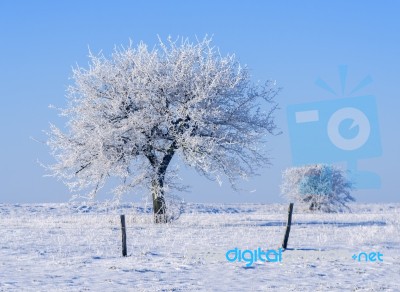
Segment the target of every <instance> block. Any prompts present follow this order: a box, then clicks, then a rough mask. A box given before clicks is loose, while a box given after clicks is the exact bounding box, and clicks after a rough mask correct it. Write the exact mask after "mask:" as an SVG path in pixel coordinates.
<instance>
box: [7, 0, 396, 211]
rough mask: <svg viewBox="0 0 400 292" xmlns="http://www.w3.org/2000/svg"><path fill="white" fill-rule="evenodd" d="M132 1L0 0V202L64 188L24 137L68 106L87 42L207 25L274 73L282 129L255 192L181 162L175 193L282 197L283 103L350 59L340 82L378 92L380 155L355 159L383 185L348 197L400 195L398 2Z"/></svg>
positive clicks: (318, 93) (50, 197)
mask: <svg viewBox="0 0 400 292" xmlns="http://www.w3.org/2000/svg"><path fill="white" fill-rule="evenodd" d="M137 2H138V1H137ZM137 2H134V1H1V2H0V40H1V46H0V80H1V81H0V82H1V86H0V99H1V107H0V130H1V151H0V162H1V166H0V180H1V189H0V202H8V203H17V202H21V203H24V202H64V201H67V200H68V199H69V198H70V194H69V192H68V190H67V188H66V187H65V186H64V185H63V184H62V183H61V182H58V181H56V180H55V179H53V178H46V177H43V175H44V174H45V171H44V170H43V169H42V168H41V167H40V166H39V165H38V163H37V160H40V161H42V162H44V163H48V162H51V161H52V160H51V157H50V156H49V154H48V149H47V148H46V147H45V146H43V145H42V144H40V143H37V142H34V141H33V140H31V139H30V137H35V138H36V139H39V140H44V139H45V135H44V134H43V133H42V130H47V129H48V124H49V122H53V123H56V124H57V125H62V123H63V122H64V121H63V120H60V119H59V118H58V117H57V112H56V111H54V110H51V109H49V108H48V105H49V104H54V105H56V106H64V105H65V100H64V95H65V89H66V86H67V85H68V84H69V82H71V81H70V79H69V77H70V76H71V67H72V66H74V65H76V64H79V65H81V66H83V67H85V66H87V64H88V58H87V55H88V47H89V46H90V49H91V50H92V51H93V52H98V51H100V50H103V52H104V53H105V54H106V55H108V54H109V53H111V52H112V49H113V47H114V45H115V44H117V45H120V44H128V43H129V39H132V40H133V42H134V43H137V42H139V41H140V40H143V41H144V42H146V43H148V44H149V45H151V46H152V45H154V44H155V43H156V42H157V35H160V36H161V37H162V38H165V37H167V36H168V35H171V36H185V37H189V38H192V39H195V37H196V36H198V37H203V36H204V35H205V34H209V35H213V40H214V44H215V45H216V46H218V47H220V49H221V52H223V53H228V52H229V53H235V54H236V55H237V57H238V58H239V60H240V61H241V62H242V63H245V64H247V65H248V66H249V67H250V68H251V72H252V74H253V78H254V81H257V80H266V79H275V80H276V81H277V82H278V84H279V85H280V86H282V87H283V91H282V93H281V94H280V95H279V97H278V101H279V103H280V105H281V110H280V112H279V113H277V123H278V125H279V126H280V128H281V130H282V131H283V134H282V135H280V136H278V137H271V139H270V143H268V145H265V147H268V149H269V150H270V155H271V157H272V158H273V160H272V163H273V165H272V166H270V167H269V168H265V169H261V170H260V176H259V177H256V178H254V179H251V180H250V181H248V182H246V183H244V184H243V187H245V188H247V189H248V190H251V191H252V192H250V191H243V192H240V193H234V192H233V191H232V190H231V189H230V188H229V186H228V185H225V184H224V185H223V186H222V187H219V186H218V185H217V184H215V183H213V182H208V181H207V180H206V179H204V178H201V177H199V176H198V175H197V174H196V173H194V172H192V171H191V170H189V169H184V170H183V171H182V177H183V178H184V180H185V182H186V183H187V184H189V185H191V186H192V190H191V192H190V193H188V194H183V197H184V198H185V199H186V200H187V201H194V202H282V198H281V197H280V195H279V184H280V183H281V172H282V170H283V169H285V168H286V167H289V166H291V165H292V156H291V155H292V154H291V145H290V139H289V134H288V133H289V128H288V122H287V116H286V108H287V107H288V106H289V105H293V104H303V103H309V102H318V101H323V100H335V99H338V98H341V97H343V96H341V94H338V96H335V95H333V94H331V93H329V92H328V91H326V90H324V89H322V88H320V87H318V86H317V85H316V84H315V81H316V80H317V79H318V78H320V79H322V80H324V81H325V82H326V83H327V84H329V85H330V86H331V88H332V89H334V90H335V91H336V92H338V93H341V83H340V75H339V71H338V68H339V66H341V65H347V70H348V71H347V72H348V74H347V78H346V85H347V86H346V90H347V89H351V88H354V87H355V86H356V85H357V84H358V82H359V81H361V80H362V79H363V78H364V77H366V76H370V77H371V78H372V80H373V82H372V83H371V84H369V85H368V86H366V87H365V88H363V89H361V90H360V91H359V92H358V93H357V94H358V95H373V96H374V97H375V99H376V110H377V118H378V124H379V132H380V143H381V147H382V155H380V156H378V157H370V158H363V159H359V160H358V161H357V167H358V168H359V169H363V170H369V171H373V172H375V173H376V174H377V175H379V177H380V179H381V187H380V188H379V189H365V190H359V191H357V192H356V193H355V196H356V199H357V200H358V201H361V202H398V201H399V190H400V180H399V179H398V165H399V163H400V155H399V154H398V149H400V139H399V134H398V129H397V127H398V126H396V125H399V123H398V119H396V117H397V118H398V110H399V108H400V101H399V91H400V90H399V88H398V84H399V77H400V72H399V70H400V57H399V52H400V34H399V31H400V19H399V17H398V15H399V12H400V4H398V2H396V1H387V2H385V4H384V5H383V4H382V2H381V3H380V2H378V1H330V2H328V1H251V2H245V1H197V2H195V1H146V2H145V1H141V2H140V3H137ZM346 90H345V94H344V97H347V95H346V94H347V93H348V92H349V91H346ZM346 92H347V93H346ZM316 139H318V138H316ZM356 158H357V157H355V159H356ZM344 165H346V164H344ZM253 190H255V191H253ZM133 196H134V195H133V194H132V198H133ZM103 197H105V196H103ZM127 199H130V198H129V197H127Z"/></svg>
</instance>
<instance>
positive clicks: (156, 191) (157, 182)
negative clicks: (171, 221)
mask: <svg viewBox="0 0 400 292" xmlns="http://www.w3.org/2000/svg"><path fill="white" fill-rule="evenodd" d="M176 149H177V148H176V141H174V142H172V143H171V145H170V146H169V148H168V150H167V152H166V154H165V155H164V157H163V158H162V159H161V161H160V164H158V163H157V161H156V159H155V156H154V155H149V156H148V159H149V161H150V164H151V165H152V166H153V167H154V170H155V174H156V175H155V177H154V178H153V181H152V190H151V192H152V195H153V211H154V223H167V222H168V218H167V207H166V205H165V199H164V179H165V174H166V172H167V168H168V165H169V163H170V162H171V160H172V157H173V156H174V153H175V150H176Z"/></svg>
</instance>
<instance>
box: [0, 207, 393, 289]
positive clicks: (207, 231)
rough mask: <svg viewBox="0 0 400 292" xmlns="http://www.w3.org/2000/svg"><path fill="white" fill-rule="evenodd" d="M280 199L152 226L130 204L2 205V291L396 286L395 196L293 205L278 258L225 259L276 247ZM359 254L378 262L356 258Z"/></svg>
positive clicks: (282, 215) (283, 213)
mask: <svg viewBox="0 0 400 292" xmlns="http://www.w3.org/2000/svg"><path fill="white" fill-rule="evenodd" d="M287 207H288V206H287V205H286V204H240V205H239V204H229V205H227V204H225V205H217V204H186V205H184V206H183V209H182V211H183V213H182V215H181V216H180V218H179V219H177V220H176V221H174V222H172V223H168V224H161V225H155V224H153V223H152V214H151V210H150V209H149V208H143V207H139V206H137V205H133V204H123V205H119V206H118V207H113V206H110V205H107V204H104V203H85V204H83V203H77V202H75V203H65V204H21V205H19V204H14V205H10V204H0V224H1V226H0V291H400V277H399V275H400V232H399V231H400V224H399V223H400V215H399V212H400V204H366V205H361V204H353V205H351V209H352V213H339V214H323V213H319V214H311V213H307V212H303V211H300V210H297V208H296V205H295V209H294V214H293V225H292V228H291V233H290V238H289V245H288V247H289V249H287V250H285V251H284V252H283V256H282V261H281V262H265V263H262V262H256V263H254V264H253V265H252V266H250V267H246V263H245V262H228V261H227V260H226V258H225V254H226V252H227V251H228V250H230V249H233V248H235V247H237V248H239V249H242V250H244V249H257V248H258V247H261V248H262V249H263V250H267V249H277V248H279V247H280V246H281V243H282V239H283V235H284V231H285V224H286V219H287ZM120 214H125V215H126V224H127V247H128V257H122V256H121V229H120V217H119V215H120ZM360 252H367V253H370V252H380V253H382V254H383V261H376V262H365V261H360V262H359V261H357V260H354V259H353V258H352V256H353V255H354V254H358V253H360Z"/></svg>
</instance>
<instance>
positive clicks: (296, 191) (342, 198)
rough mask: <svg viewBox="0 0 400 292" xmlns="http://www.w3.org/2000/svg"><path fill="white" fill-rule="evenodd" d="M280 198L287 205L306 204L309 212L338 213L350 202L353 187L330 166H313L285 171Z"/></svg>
mask: <svg viewBox="0 0 400 292" xmlns="http://www.w3.org/2000/svg"><path fill="white" fill-rule="evenodd" d="M282 178H283V183H282V185H281V194H282V195H283V196H284V197H286V198H287V199H288V200H290V201H294V202H298V203H301V204H306V205H307V206H308V209H309V210H311V211H316V210H319V211H323V212H338V211H342V210H343V209H348V207H347V205H346V203H347V202H350V201H354V198H353V197H352V196H351V194H350V193H351V191H352V190H353V189H354V185H353V183H352V181H351V180H349V179H348V178H347V177H346V174H345V172H344V171H343V170H342V169H340V168H339V167H336V166H334V165H326V164H316V165H307V166H302V167H292V168H288V169H286V170H285V171H284V172H283V174H282Z"/></svg>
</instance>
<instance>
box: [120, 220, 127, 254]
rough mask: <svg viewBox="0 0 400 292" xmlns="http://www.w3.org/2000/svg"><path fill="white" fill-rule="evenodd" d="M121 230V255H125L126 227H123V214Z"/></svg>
mask: <svg viewBox="0 0 400 292" xmlns="http://www.w3.org/2000/svg"><path fill="white" fill-rule="evenodd" d="M121 232H122V256H124V257H126V256H127V253H128V252H127V249H126V227H125V215H121Z"/></svg>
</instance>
